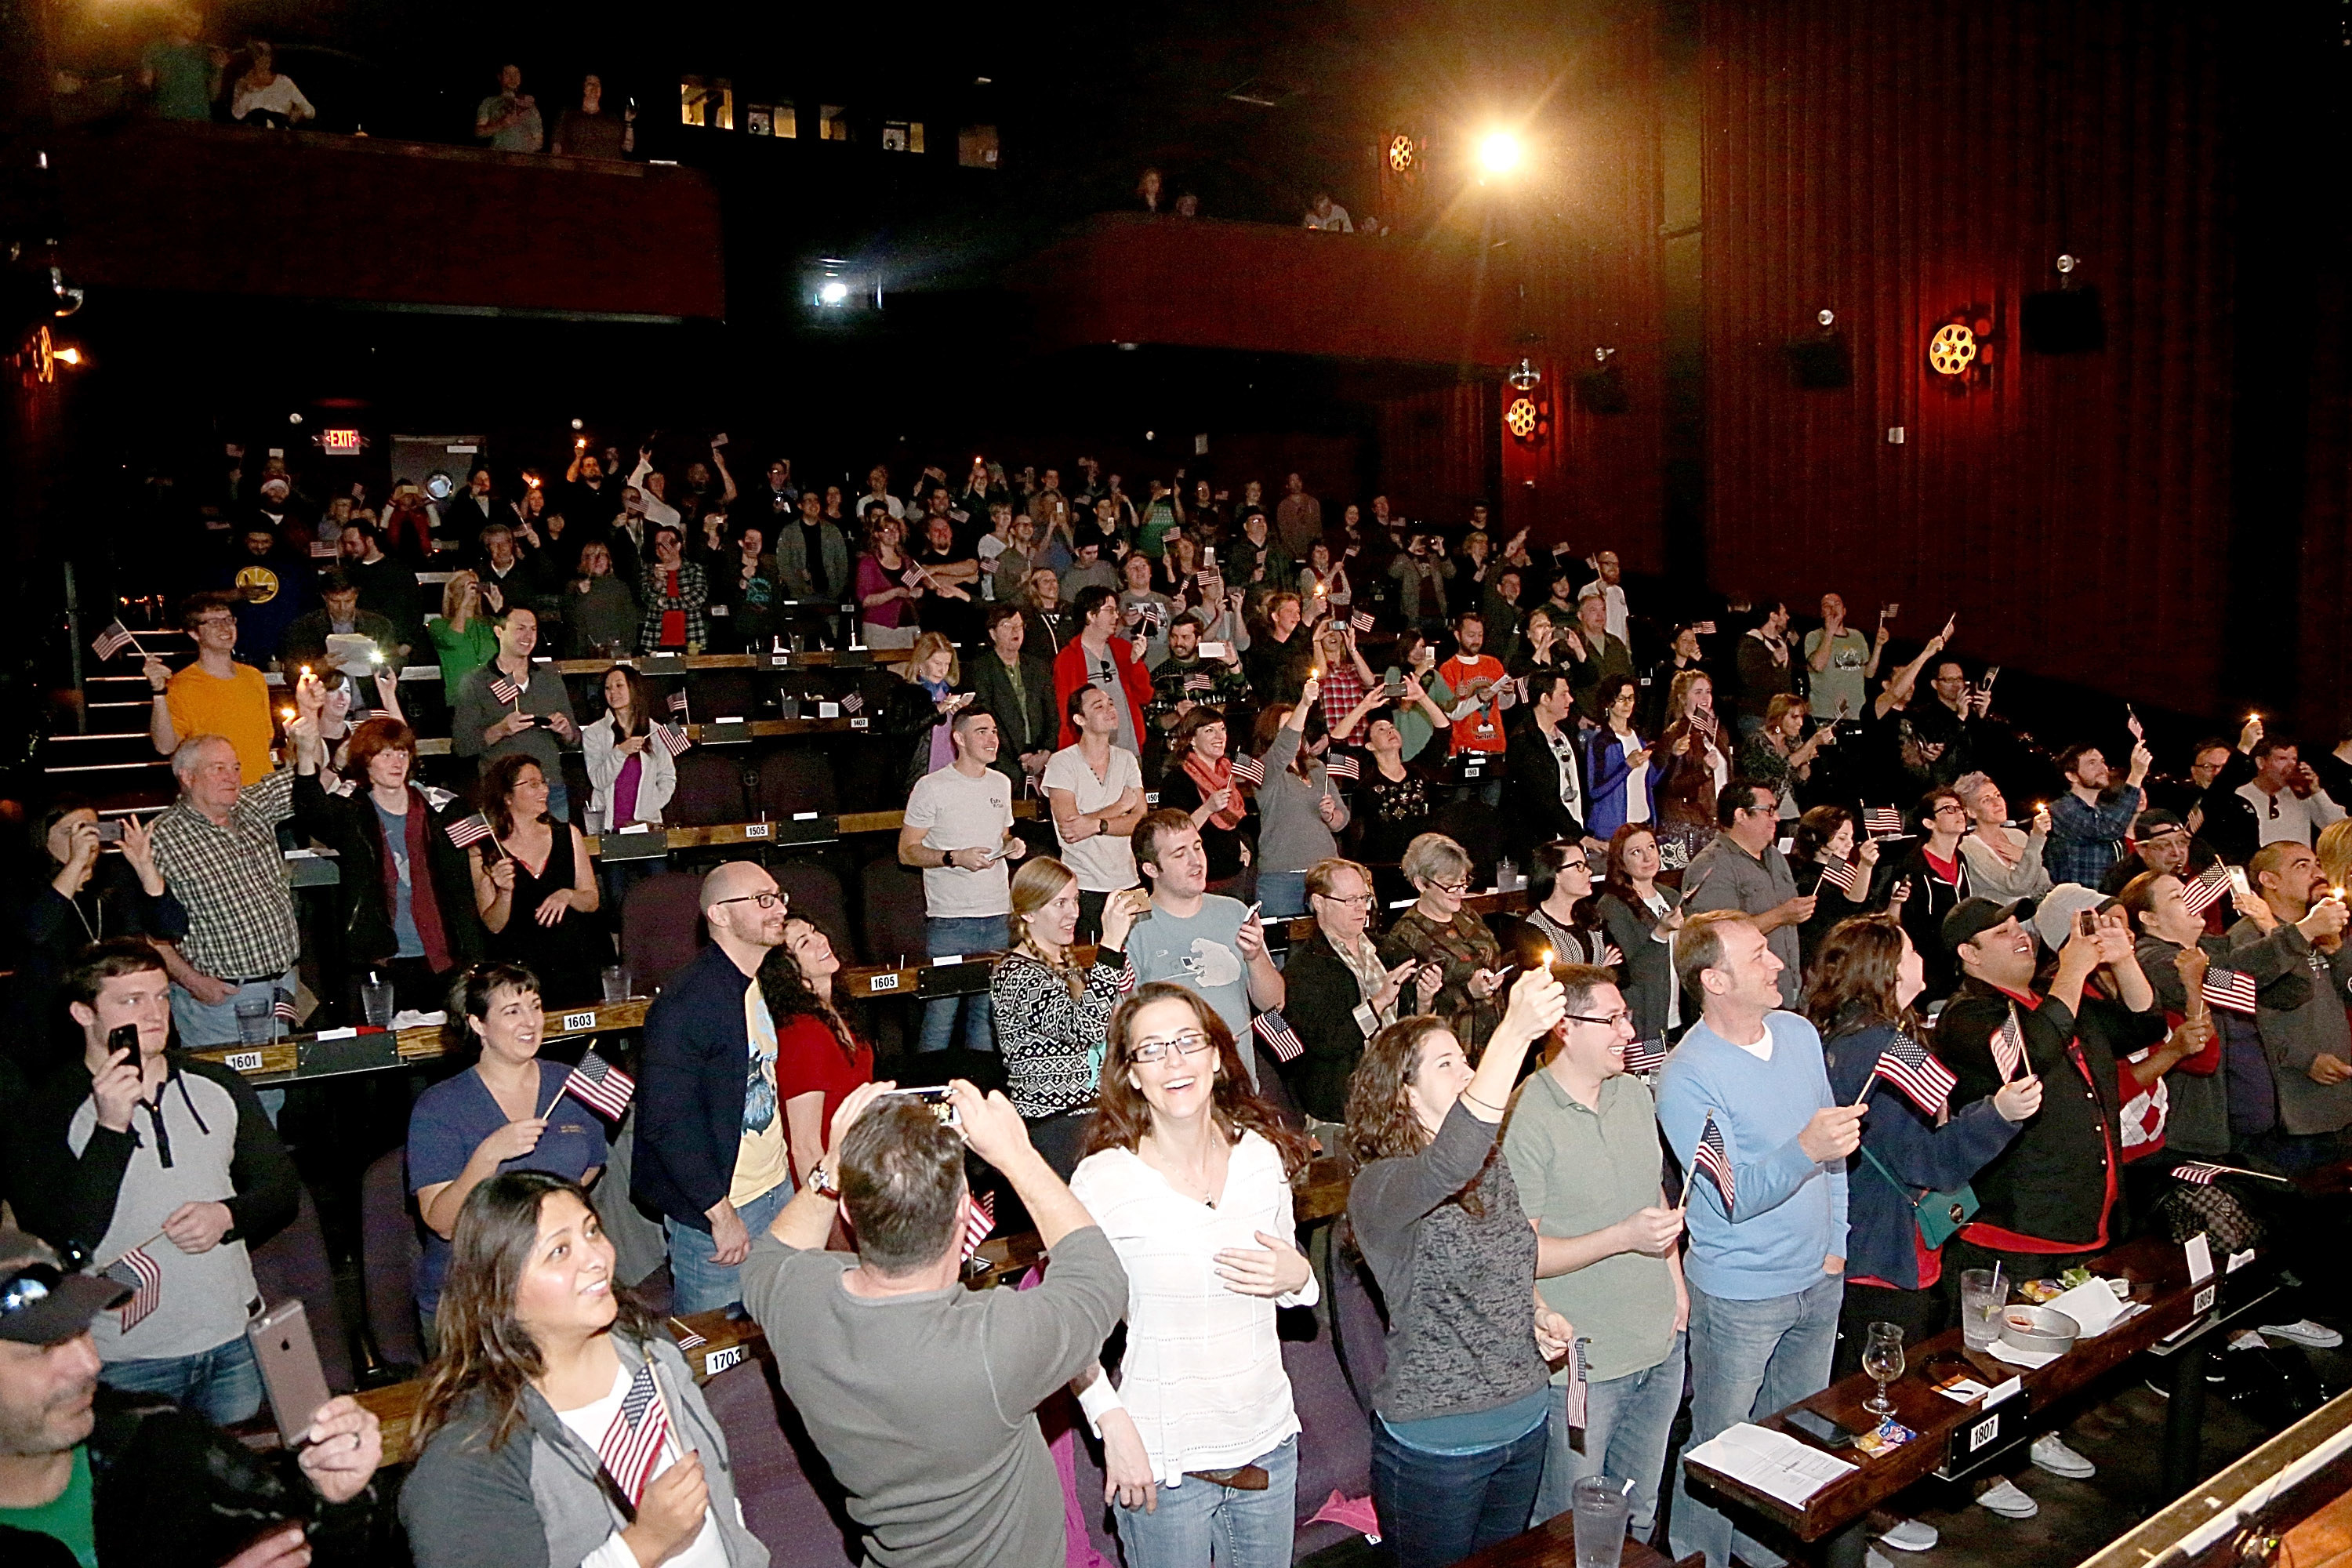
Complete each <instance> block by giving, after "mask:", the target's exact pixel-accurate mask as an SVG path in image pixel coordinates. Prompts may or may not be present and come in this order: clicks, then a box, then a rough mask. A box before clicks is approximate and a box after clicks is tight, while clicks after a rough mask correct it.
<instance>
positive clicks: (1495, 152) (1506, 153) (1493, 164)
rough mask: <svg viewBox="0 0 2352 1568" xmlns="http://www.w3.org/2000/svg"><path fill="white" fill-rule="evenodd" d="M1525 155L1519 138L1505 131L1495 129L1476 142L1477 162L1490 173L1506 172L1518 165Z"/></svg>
mask: <svg viewBox="0 0 2352 1568" xmlns="http://www.w3.org/2000/svg"><path fill="white" fill-rule="evenodd" d="M1524 155H1525V153H1524V149H1522V148H1521V147H1520V146H1519V139H1518V138H1517V137H1516V136H1514V135H1512V134H1511V133H1510V132H1507V131H1496V132H1489V133H1488V134H1487V136H1486V140H1485V141H1483V142H1479V143H1478V164H1479V167H1481V168H1483V169H1485V170H1486V173H1488V174H1509V173H1510V172H1511V171H1512V170H1514V169H1516V168H1517V167H1518V166H1519V160H1520V159H1521V157H1523V156H1524Z"/></svg>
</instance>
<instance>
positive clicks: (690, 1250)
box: [662, 1181, 793, 1312]
mask: <svg viewBox="0 0 2352 1568" xmlns="http://www.w3.org/2000/svg"><path fill="white" fill-rule="evenodd" d="M792 1196H793V1184H792V1183H790V1182H789V1181H784V1182H778V1183H777V1184H775V1185H774V1186H772V1187H770V1188H769V1189H768V1190H767V1191H766V1192H764V1193H761V1194H760V1195H759V1196H758V1197H756V1198H753V1199H752V1200H751V1202H750V1203H748V1204H746V1205H743V1206H742V1207H740V1208H739V1209H737V1210H736V1211H735V1212H736V1213H737V1214H738V1215H741V1216H742V1219H743V1228H744V1229H746V1230H748V1231H750V1232H751V1239H752V1240H754V1241H757V1240H759V1239H760V1235H761V1232H762V1231H765V1230H766V1229H767V1228H768V1226H771V1225H773V1224H774V1223H775V1219H776V1216H777V1215H780V1214H782V1213H783V1211H784V1205H786V1204H787V1203H789V1202H791V1201H792ZM662 1229H663V1230H664V1231H666V1232H667V1233H668V1236H669V1295H670V1309H669V1310H671V1311H673V1312H708V1311H711V1310H714V1309H716V1308H719V1307H731V1306H733V1305H734V1304H735V1303H736V1302H738V1301H740V1300H742V1299H743V1289H742V1285H741V1282H740V1274H741V1272H742V1268H741V1266H740V1264H726V1263H717V1262H713V1261H712V1259H711V1254H712V1253H714V1252H716V1251H717V1250H718V1246H717V1244H716V1243H714V1242H713V1241H712V1240H711V1239H710V1233H709V1231H708V1230H697V1229H696V1228H695V1227H694V1226H690V1225H680V1224H679V1223H678V1222H677V1221H676V1220H674V1219H671V1218H669V1217H668V1216H667V1215H664V1216H663V1218H662Z"/></svg>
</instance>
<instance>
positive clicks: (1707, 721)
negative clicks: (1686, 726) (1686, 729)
mask: <svg viewBox="0 0 2352 1568" xmlns="http://www.w3.org/2000/svg"><path fill="white" fill-rule="evenodd" d="M1690 726H1691V728H1692V729H1694V730H1696V731H1698V732H1699V733H1700V734H1702V735H1706V736H1710V737H1712V736H1713V735H1714V734H1715V728H1716V719H1715V710H1714V709H1712V708H1702V709H1700V710H1698V711H1696V713H1693V714H1692V715H1691V716H1690Z"/></svg>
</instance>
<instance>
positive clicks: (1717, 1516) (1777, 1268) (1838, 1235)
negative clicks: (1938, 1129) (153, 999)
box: [1658, 910, 1864, 1568]
mask: <svg viewBox="0 0 2352 1568" xmlns="http://www.w3.org/2000/svg"><path fill="white" fill-rule="evenodd" d="M1780 968H1781V964H1780V959H1778V958H1776V957H1774V956H1773V954H1772V950H1771V947H1770V945H1769V943H1768V942H1766V940H1765V936H1764V933H1763V932H1762V931H1759V930H1758V929H1757V926H1756V923H1755V921H1752V920H1750V919H1749V918H1748V916H1746V915H1743V914H1740V913H1738V912H1737V911H1735V910H1710V911H1708V912H1706V913H1704V914H1699V915H1695V916H1693V917H1692V918H1691V920H1690V921H1689V923H1688V924H1686V925H1685V926H1684V927H1683V929H1682V932H1681V934H1680V935H1679V936H1677V937H1676V938H1675V971H1676V973H1678V974H1679V975H1680V976H1681V979H1682V988H1683V994H1684V995H1685V996H1696V997H1697V998H1699V1003H1700V1022H1699V1024H1698V1025H1697V1026H1696V1027H1695V1028H1693V1029H1692V1030H1691V1032H1690V1033H1689V1034H1687V1035H1685V1036H1684V1037H1683V1041H1682V1044H1681V1045H1680V1046H1678V1047H1675V1054H1674V1055H1673V1056H1672V1057H1670V1058H1667V1061H1666V1068H1665V1071H1664V1073H1663V1074H1662V1075H1661V1076H1660V1078H1659V1079H1658V1123H1659V1125H1660V1126H1661V1127H1662V1128H1664V1131H1665V1136H1666V1144H1667V1146H1668V1147H1669V1148H1671V1149H1672V1150H1673V1151H1674V1152H1675V1156H1676V1157H1677V1158H1679V1159H1680V1160H1681V1161H1682V1162H1683V1163H1684V1164H1685V1167H1688V1166H1689V1165H1690V1164H1691V1163H1692V1160H1693V1157H1694V1155H1693V1152H1694V1151H1696V1149H1697V1148H1698V1147H1699V1144H1700V1141H1701V1139H1702V1138H1703V1137H1705V1136H1706V1125H1707V1122H1708V1120H1709V1119H1710V1118H1712V1119H1713V1121H1714V1123H1715V1130H1716V1132H1717V1134H1718V1135H1719V1136H1720V1137H1721V1140H1722V1145H1721V1149H1720V1153H1721V1155H1722V1160H1721V1165H1722V1167H1723V1168H1724V1169H1725V1170H1726V1171H1727V1172H1728V1180H1727V1181H1721V1182H1718V1181H1710V1180H1707V1179H1705V1176H1704V1173H1702V1179H1699V1180H1696V1181H1694V1182H1693V1183H1692V1184H1691V1191H1690V1194H1689V1198H1688V1203H1687V1208H1688V1214H1687V1221H1686V1223H1687V1224H1688V1226H1689V1229H1690V1251H1689V1254H1688V1256H1687V1257H1686V1258H1685V1259H1684V1264H1683V1270H1684V1276H1685V1280H1686V1282H1687V1285H1688V1289H1689V1292H1690V1376H1691V1433H1690V1439H1689V1442H1688V1444H1687V1445H1686V1448H1687V1447H1697V1446H1698V1445H1699V1444H1701V1443H1705V1442H1706V1441H1707V1440H1708V1439H1710V1438H1712V1437H1714V1436H1717V1434H1718V1433H1720V1432H1722V1431H1724V1430H1725V1429H1726V1428H1727V1427H1730V1426H1736V1425H1738V1423H1740V1422H1742V1421H1751V1420H1755V1419H1757V1418H1759V1417H1760V1416H1765V1415H1771V1414H1773V1413H1774V1412H1776V1411H1779V1410H1782V1409H1785V1408H1787V1407H1788V1406H1789V1405H1793V1404H1795V1403H1796V1402H1797V1401H1798V1400H1800V1399H1802V1398H1804V1397H1805V1396H1806V1395H1808V1394H1816V1393H1819V1392H1820V1391H1821V1390H1822V1389H1823V1388H1825V1387H1827V1386H1828V1385H1829V1381H1830V1361H1831V1357H1832V1354H1833V1353H1834V1352H1835V1351H1836V1348H1837V1324H1838V1307H1839V1305H1840V1303H1841V1302H1842V1300H1843V1298H1844V1294H1845V1279H1844V1276H1845V1245H1846V1244H1845V1233H1846V1232H1845V1182H1846V1177H1845V1159H1846V1156H1847V1155H1849V1154H1851V1153H1853V1152H1854V1150H1855V1149H1856V1148H1858V1147H1859V1146H1860V1145H1861V1142H1862V1117H1863V1112H1864V1107H1861V1106H1848V1105H1840V1104H1839V1103H1838V1102H1837V1100H1836V1098H1835V1097H1834V1096H1833V1095H1832V1094H1831V1092H1830V1083H1829V1074H1828V1072H1827V1070H1826V1069H1825V1068H1823V1067H1822V1037H1821V1036H1820V1035H1819V1034H1817V1033H1815V1032H1814V1029H1813V1026H1811V1024H1809V1023H1807V1022H1806V1021H1805V1020H1804V1019H1803V1018H1801V1017H1800V1016H1798V1015H1796V1014H1794V1013H1787V1012H1782V1011H1780ZM1726 1187H1728V1189H1729V1201H1726V1193H1725V1188H1726ZM1675 1490H1676V1495H1675V1507H1674V1513H1673V1521H1672V1525H1671V1527H1670V1531H1669V1534H1670V1536H1671V1543H1672V1548H1673V1549H1672V1551H1671V1552H1670V1553H1669V1555H1670V1556H1673V1557H1675V1558H1677V1559H1680V1558H1683V1557H1685V1556H1688V1555H1689V1554H1690V1553H1692V1552H1704V1553H1706V1568H1725V1564H1726V1563H1727V1561H1728V1559H1729V1558H1730V1556H1731V1553H1732V1551H1733V1548H1734V1545H1735V1536H1734V1532H1733V1531H1732V1527H1731V1521H1730V1520H1729V1519H1727V1518H1726V1517H1725V1516H1724V1515H1723V1514H1721V1513H1719V1512H1718V1511H1717V1510H1715V1509H1714V1508H1713V1507H1711V1506H1709V1505H1708V1504H1707V1503H1706V1502H1704V1501H1701V1500H1699V1499H1698V1498H1697V1497H1696V1496H1694V1495H1693V1494H1692V1492H1691V1491H1690V1489H1689V1485H1688V1482H1687V1480H1686V1479H1685V1478H1684V1476H1683V1472H1682V1466H1681V1464H1680V1463H1679V1462H1677V1463H1676V1464H1675ZM1736 1544H1737V1547H1738V1553H1739V1556H1740V1558H1741V1559H1742V1560H1743V1561H1744V1562H1747V1563H1751V1564H1757V1565H1759V1568H1768V1565H1770V1564H1777V1563H1780V1556H1779V1554H1778V1553H1776V1552H1773V1551H1772V1550H1771V1549H1770V1548H1769V1547H1767V1546H1765V1545H1763V1544H1762V1543H1761V1542H1756V1541H1752V1540H1749V1539H1748V1537H1747V1536H1745V1535H1739V1536H1738V1537H1737V1538H1736Z"/></svg>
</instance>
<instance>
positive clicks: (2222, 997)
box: [2205, 967, 2254, 1014]
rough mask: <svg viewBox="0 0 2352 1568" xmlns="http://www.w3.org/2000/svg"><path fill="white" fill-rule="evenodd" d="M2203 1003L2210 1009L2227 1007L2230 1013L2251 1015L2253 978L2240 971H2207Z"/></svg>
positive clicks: (2252, 1007)
mask: <svg viewBox="0 0 2352 1568" xmlns="http://www.w3.org/2000/svg"><path fill="white" fill-rule="evenodd" d="M2205 1002H2206V1005H2208V1006H2211V1007H2227V1008H2228V1009H2229V1010H2230V1011H2231V1012H2232V1013H2245V1014H2252V1012H2253V1010H2254V977H2253V976H2252V975H2251V974H2249V973H2246V972H2245V971H2244V970H2242V969H2221V968H2219V967H2216V968H2212V969H2208V970H2207V971H2206V972H2205Z"/></svg>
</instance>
